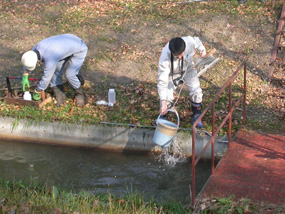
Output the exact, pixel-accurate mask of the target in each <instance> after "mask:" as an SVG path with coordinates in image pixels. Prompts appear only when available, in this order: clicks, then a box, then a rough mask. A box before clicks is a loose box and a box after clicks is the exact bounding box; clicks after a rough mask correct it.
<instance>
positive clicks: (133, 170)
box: [0, 140, 210, 203]
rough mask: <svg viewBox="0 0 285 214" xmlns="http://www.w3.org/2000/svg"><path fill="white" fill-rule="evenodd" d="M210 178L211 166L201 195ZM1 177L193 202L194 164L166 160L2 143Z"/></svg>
mask: <svg viewBox="0 0 285 214" xmlns="http://www.w3.org/2000/svg"><path fill="white" fill-rule="evenodd" d="M209 175H210V162H201V163H199V165H198V167H197V168H196V192H197V193H198V192H199V191H200V189H201V188H202V187H203V185H204V184H205V182H206V181H207V179H208V177H209ZM0 177H1V178H5V179H8V180H11V181H19V180H23V181H25V182H31V181H33V182H35V183H41V184H46V183H47V184H48V185H55V186H58V187H61V188H64V189H66V190H73V191H76V192H78V191H91V192H92V193H94V194H96V193H112V194H114V195H116V196H118V197H119V196H123V195H124V194H126V193H140V194H144V196H145V198H150V197H152V196H153V197H154V198H155V199H156V200H160V201H161V200H164V201H165V200H168V199H174V200H179V201H182V202H184V203H187V202H189V197H190V196H189V194H190V191H189V188H190V184H191V163H190V162H189V161H187V160H176V162H175V164H173V162H172V163H171V164H170V163H169V162H167V161H164V160H162V159H161V157H158V156H153V155H142V154H124V153H115V152H105V151H96V150H94V149H82V148H74V147H65V146H53V145H44V144H35V143H27V142H15V141H8V140H0Z"/></svg>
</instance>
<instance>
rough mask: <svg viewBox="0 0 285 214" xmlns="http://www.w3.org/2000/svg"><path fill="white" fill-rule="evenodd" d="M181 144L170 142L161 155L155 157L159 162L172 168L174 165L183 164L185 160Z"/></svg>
mask: <svg viewBox="0 0 285 214" xmlns="http://www.w3.org/2000/svg"><path fill="white" fill-rule="evenodd" d="M180 144H181V143H178V142H176V141H172V143H171V144H170V146H169V147H166V148H163V149H162V152H161V154H160V155H159V156H158V157H157V160H158V161H159V162H163V163H165V164H167V165H169V166H170V167H174V166H175V165H176V163H179V162H185V161H186V160H187V158H186V157H185V156H184V155H183V154H182V149H181V146H180Z"/></svg>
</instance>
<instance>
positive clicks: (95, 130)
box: [0, 117, 228, 159]
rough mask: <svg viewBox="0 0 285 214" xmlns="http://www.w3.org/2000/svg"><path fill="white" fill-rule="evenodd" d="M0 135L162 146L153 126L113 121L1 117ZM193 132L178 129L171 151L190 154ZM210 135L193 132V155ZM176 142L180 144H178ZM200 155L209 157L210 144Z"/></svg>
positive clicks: (119, 147)
mask: <svg viewBox="0 0 285 214" xmlns="http://www.w3.org/2000/svg"><path fill="white" fill-rule="evenodd" d="M0 122H1V128H0V138H2V139H9V140H16V141H21V142H33V143H44V144H52V145H61V146H75V147H85V148H93V149H98V150H109V151H116V152H133V153H135V152H139V153H161V152H162V151H163V148H161V147H160V146H158V145H156V144H154V143H153V142H152V138H153V135H154V132H155V128H138V127H122V126H114V125H111V126H110V125H97V126H92V125H80V124H78V125H76V124H66V123H59V122H54V123H48V122H35V121H29V120H19V119H14V118H8V117H1V118H0ZM191 134H192V132H191V131H185V130H179V131H178V133H177V134H176V136H175V137H174V139H173V143H172V144H171V145H174V146H171V149H172V152H173V153H179V154H182V155H183V156H185V157H191V156H192V135H191ZM209 140H210V137H209V136H207V135H206V134H203V133H202V132H201V133H199V132H198V133H197V134H196V146H195V149H196V155H198V154H200V152H201V151H202V150H203V148H204V146H205V145H206V144H207V143H208V141H209ZM177 145H179V146H177ZM227 148H228V145H227V144H226V143H220V142H216V143H215V157H216V158H220V157H222V156H223V154H224V153H225V151H226V149H227ZM203 158H207V159H209V158H211V146H209V148H208V149H207V151H206V152H205V154H204V155H203Z"/></svg>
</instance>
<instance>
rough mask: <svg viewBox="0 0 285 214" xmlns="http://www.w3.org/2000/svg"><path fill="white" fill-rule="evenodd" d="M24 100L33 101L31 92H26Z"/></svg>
mask: <svg viewBox="0 0 285 214" xmlns="http://www.w3.org/2000/svg"><path fill="white" fill-rule="evenodd" d="M23 99H24V100H32V95H31V93H30V92H29V91H25V93H24V96H23Z"/></svg>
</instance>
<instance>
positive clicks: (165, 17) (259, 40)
mask: <svg viewBox="0 0 285 214" xmlns="http://www.w3.org/2000/svg"><path fill="white" fill-rule="evenodd" d="M15 2H16V3H17V4H16V5H17V6H15V5H12V4H10V5H7V4H5V1H4V2H3V3H2V5H1V7H0V9H1V11H2V12H1V15H0V24H1V32H0V38H1V40H0V77H1V88H3V87H5V85H6V83H5V78H4V77H6V76H20V75H21V70H22V66H21V63H20V58H21V55H22V54H23V53H24V52H25V51H27V50H29V49H31V48H32V47H33V45H35V44H36V43H37V42H39V41H40V40H42V39H44V38H46V37H49V36H52V35H55V34H60V33H73V34H75V35H77V36H79V37H81V38H83V40H84V41H85V42H86V44H87V46H88V47H89V52H88V56H87V59H86V61H85V64H84V66H83V68H82V69H81V72H82V73H83V74H84V75H85V76H86V78H87V79H88V80H89V81H91V82H92V83H94V84H95V85H99V86H100V85H104V84H107V83H108V84H109V83H111V84H114V85H115V86H116V85H126V84H131V83H132V82H140V83H142V84H145V83H153V85H154V86H155V85H156V78H157V64H158V60H159V56H160V50H161V49H162V47H163V46H164V45H165V44H166V43H167V42H168V41H169V40H170V39H171V38H172V37H176V36H186V35H190V36H198V37H199V38H200V39H201V40H202V41H203V43H204V45H205V46H206V48H207V49H208V50H211V49H214V48H215V49H216V53H215V57H220V58H221V61H220V62H219V63H218V64H217V65H216V66H215V67H214V68H213V69H211V71H210V72H209V73H207V74H206V75H203V77H202V78H201V80H202V85H203V84H204V83H205V84H210V85H212V87H213V88H216V89H217V88H219V87H220V86H221V85H222V83H223V82H224V80H225V79H226V78H227V77H228V76H230V75H231V74H232V73H233V71H235V69H236V68H237V67H238V65H239V64H240V63H241V62H243V61H246V63H247V69H248V71H249V74H248V81H250V84H249V87H248V91H249V94H248V96H249V97H248V103H250V102H251V101H253V100H254V99H255V98H256V97H263V98H264V99H263V100H262V101H261V102H263V104H264V106H263V107H260V108H258V109H256V108H254V106H251V105H249V108H248V111H249V117H251V116H252V117H256V115H255V114H265V115H266V116H269V117H271V116H272V117H274V120H278V121H280V120H281V121H282V120H284V117H285V116H284V115H285V113H284V112H285V101H284V97H285V95H284V93H285V92H284V84H283V83H284V82H281V84H280V82H278V84H269V82H268V76H269V74H270V72H272V69H273V66H272V65H270V60H271V54H272V49H273V44H274V39H275V36H276V29H277V24H278V22H277V20H278V18H279V17H280V12H281V7H280V1H268V2H269V3H267V4H268V6H260V7H257V8H255V7H253V6H252V7H251V6H250V5H249V4H245V5H239V4H236V6H235V7H232V8H231V9H230V10H232V11H234V12H232V13H230V12H229V9H227V10H226V11H227V12H223V9H222V8H221V9H220V10H221V11H220V12H217V10H212V8H214V7H216V3H213V2H208V3H205V2H204V3H185V4H184V3H182V4H173V3H171V2H170V1H169V2H168V3H163V2H156V3H152V4H148V5H146V6H145V8H144V7H143V4H142V3H140V4H142V7H141V8H140V7H139V6H138V7H134V11H135V12H134V13H133V12H132V11H131V10H127V9H126V8H128V7H130V5H128V4H132V5H135V6H136V5H137V4H136V2H137V1H131V0H130V1H125V3H122V4H120V5H118V4H113V3H112V2H111V3H110V2H108V1H78V2H77V1H76V2H77V4H67V8H65V10H62V9H61V8H60V7H58V6H56V3H53V2H51V1H48V2H49V4H46V5H44V4H41V3H35V4H33V6H32V7H30V6H31V4H28V3H27V4H23V3H22V2H21V1H15ZM27 2H30V1H27ZM35 2H36V1H35ZM50 2H51V3H50ZM166 2H167V1H166ZM220 2H224V5H225V6H227V3H226V2H227V1H220ZM250 2H253V3H256V4H257V5H260V4H261V3H258V1H250ZM191 4H192V5H191ZM197 4H205V5H206V6H205V7H200V6H195V5H197ZM278 4H279V7H277V6H276V5H278ZM53 5H55V6H54V7H53ZM274 6H275V7H274ZM191 7H193V8H195V9H196V10H197V11H196V12H195V13H193V14H191V13H188V12H184V11H188V10H190V9H191ZM228 7H230V6H228ZM138 8H139V9H138ZM116 9H117V10H116ZM250 9H251V10H252V11H251V12H247V11H248V10H250ZM90 11H92V12H90ZM110 11H113V12H110ZM84 12H86V13H85V15H86V14H88V15H86V17H87V18H88V20H87V18H86V17H85V18H83V17H82V14H84ZM93 12H94V14H95V15H93ZM250 13H252V14H254V13H257V15H256V14H255V15H249V14H250ZM96 14H97V15H96ZM98 14H99V15H98ZM280 51H282V50H280ZM280 51H279V54H280ZM278 57H279V59H280V55H279V56H278ZM283 74H284V66H283V67H279V68H277V70H275V71H274V75H275V76H278V75H279V77H280V76H282V75H283ZM34 75H35V76H37V77H40V76H41V73H40V72H37V73H36V72H35V74H34ZM283 78H284V76H283ZM102 88H103V89H105V88H104V87H102ZM96 90H97V91H96V92H97V93H98V94H101V95H103V94H104V93H103V92H101V91H100V87H99V88H98V89H96ZM209 91H210V90H209ZM154 92H156V91H154ZM206 93H207V90H206ZM282 118H283V119H282Z"/></svg>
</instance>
